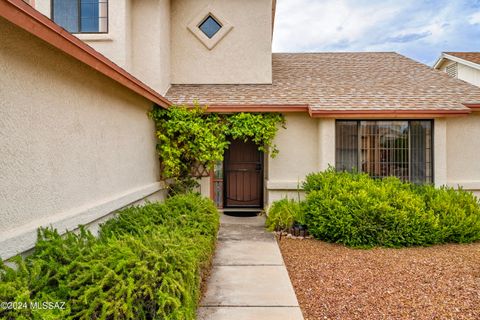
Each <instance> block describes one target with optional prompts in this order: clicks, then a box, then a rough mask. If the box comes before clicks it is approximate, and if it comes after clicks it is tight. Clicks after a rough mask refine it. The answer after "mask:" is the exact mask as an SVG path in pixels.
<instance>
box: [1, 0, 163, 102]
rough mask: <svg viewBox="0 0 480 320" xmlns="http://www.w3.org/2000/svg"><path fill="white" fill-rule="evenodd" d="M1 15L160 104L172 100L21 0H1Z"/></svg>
mask: <svg viewBox="0 0 480 320" xmlns="http://www.w3.org/2000/svg"><path fill="white" fill-rule="evenodd" d="M0 16H1V17H3V18H5V19H6V20H8V21H10V22H11V23H13V24H15V25H16V26H18V27H20V28H22V29H24V30H26V31H27V32H29V33H31V34H33V35H35V36H37V37H38V38H40V39H42V40H44V41H45V42H47V43H49V44H50V45H52V46H53V47H55V48H57V49H59V50H61V51H63V52H64V53H66V54H68V55H70V56H72V57H73V58H75V59H77V60H79V61H81V62H83V63H85V64H87V65H89V66H90V67H92V68H93V69H95V70H97V71H98V72H100V73H102V74H104V75H105V76H107V77H109V78H111V79H112V80H114V81H116V82H118V83H120V84H121V85H122V86H124V87H126V88H128V89H130V90H132V91H134V92H136V93H137V94H139V95H141V96H143V97H145V98H146V99H148V100H150V101H152V102H153V103H156V104H158V105H160V106H162V107H168V106H170V105H171V104H172V103H171V102H170V101H168V100H167V99H166V98H165V97H163V96H162V95H161V94H160V93H158V92H156V91H155V90H153V89H152V88H150V87H149V86H147V85H146V84H144V83H143V82H141V81H140V80H138V79H137V78H135V77H134V76H132V75H131V74H130V73H128V72H127V71H125V70H124V69H122V68H121V67H119V66H118V65H116V64H115V63H113V62H112V61H111V60H109V59H108V58H106V57H105V56H103V55H102V54H100V53H99V52H97V51H95V49H93V48H92V47H90V46H89V45H87V44H85V43H84V42H83V41H81V40H79V39H78V38H77V37H75V36H73V35H72V34H70V33H69V32H68V31H66V30H65V29H63V28H62V27H60V26H59V25H57V24H56V23H54V22H53V21H51V20H50V19H48V18H47V17H46V16H44V15H42V14H41V13H40V12H38V11H37V10H35V9H34V8H32V7H31V6H30V5H28V4H26V3H25V2H24V1H22V0H0Z"/></svg>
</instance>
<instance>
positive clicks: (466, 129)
mask: <svg viewBox="0 0 480 320" xmlns="http://www.w3.org/2000/svg"><path fill="white" fill-rule="evenodd" d="M479 136H480V113H478V112H476V113H473V114H471V115H469V116H467V117H461V118H451V119H448V120H447V139H446V141H447V142H446V144H447V148H446V157H447V163H448V171H447V180H448V181H447V182H448V185H450V186H453V187H457V186H458V185H461V186H463V187H464V189H467V190H470V191H473V192H474V193H475V194H476V195H477V196H480V155H479V151H480V140H479V139H478V138H477V137H479Z"/></svg>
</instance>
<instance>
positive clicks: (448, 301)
mask: <svg viewBox="0 0 480 320" xmlns="http://www.w3.org/2000/svg"><path fill="white" fill-rule="evenodd" d="M279 245H280V248H281V251H282V254H283V258H284V260H285V264H286V266H287V269H288V272H289V274H290V278H291V280H292V283H293V286H294V288H295V292H296V294H297V298H298V301H299V303H300V307H301V308H302V311H303V314H304V317H305V319H306V320H312V319H362V320H366V319H402V320H403V319H480V243H473V244H461V245H459V244H448V245H437V246H432V247H417V248H404V249H384V248H375V249H370V250H360V249H351V248H348V247H345V246H343V245H338V244H331V243H326V242H322V241H318V240H313V239H305V240H298V239H288V238H282V239H281V240H280V241H279Z"/></svg>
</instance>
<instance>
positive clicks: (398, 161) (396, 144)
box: [335, 120, 433, 183]
mask: <svg viewBox="0 0 480 320" xmlns="http://www.w3.org/2000/svg"><path fill="white" fill-rule="evenodd" d="M432 164H433V163H432V122H431V121H425V120H421V121H350V120H348V121H337V125H336V163H335V166H336V168H337V170H345V171H354V170H357V171H361V172H366V173H368V174H370V175H371V176H372V177H375V178H380V177H387V176H397V177H399V178H400V179H402V180H405V181H407V180H408V181H412V182H415V183H432V182H433V173H432V172H433V166H432Z"/></svg>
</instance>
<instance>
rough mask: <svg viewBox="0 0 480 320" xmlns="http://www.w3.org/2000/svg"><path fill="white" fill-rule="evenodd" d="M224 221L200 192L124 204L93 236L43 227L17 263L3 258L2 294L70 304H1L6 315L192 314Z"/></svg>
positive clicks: (1, 297) (123, 316) (138, 316)
mask: <svg viewBox="0 0 480 320" xmlns="http://www.w3.org/2000/svg"><path fill="white" fill-rule="evenodd" d="M218 225H219V217H218V212H217V210H216V208H215V206H214V204H213V203H212V202H211V201H210V200H208V199H205V198H201V197H200V196H197V195H192V194H187V195H181V196H175V197H172V198H169V199H167V200H166V201H165V203H150V204H147V205H145V206H143V207H131V208H127V209H125V210H123V211H121V212H120V213H119V214H118V217H117V218H115V219H111V220H109V221H107V222H106V223H105V224H104V225H103V226H101V231H100V235H99V237H98V238H96V237H94V236H93V235H92V234H91V233H90V232H88V231H85V230H84V229H81V230H80V232H79V233H67V234H66V235H64V236H60V235H59V234H58V233H57V232H56V231H54V230H50V229H44V230H40V231H39V238H38V242H37V246H36V248H35V251H34V253H33V254H32V255H30V256H28V257H27V258H25V259H22V258H20V257H16V258H15V259H14V262H15V263H16V265H17V268H16V270H14V269H11V268H8V267H7V266H5V265H4V264H1V265H0V301H25V302H30V301H65V302H67V303H66V309H65V310H59V309H52V310H32V309H21V310H0V318H3V319H20V318H21V317H24V318H25V319H63V318H71V319H97V318H98V319H194V318H195V310H196V306H197V302H198V300H199V295H200V292H199V285H200V280H201V272H202V270H205V268H206V267H207V266H208V264H209V261H210V258H211V256H212V254H213V250H214V243H215V239H216V233H217V230H218Z"/></svg>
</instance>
